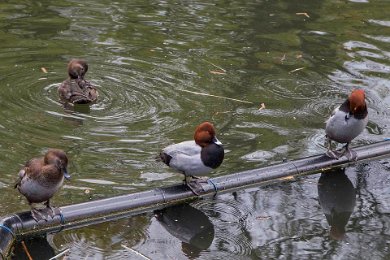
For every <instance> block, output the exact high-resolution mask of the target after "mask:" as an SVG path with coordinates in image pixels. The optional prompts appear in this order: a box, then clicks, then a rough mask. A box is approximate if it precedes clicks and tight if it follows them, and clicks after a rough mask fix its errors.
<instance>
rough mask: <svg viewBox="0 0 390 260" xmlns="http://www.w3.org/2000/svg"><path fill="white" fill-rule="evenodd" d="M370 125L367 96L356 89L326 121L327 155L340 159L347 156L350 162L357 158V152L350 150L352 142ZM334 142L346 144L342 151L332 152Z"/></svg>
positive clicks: (361, 90)
mask: <svg viewBox="0 0 390 260" xmlns="http://www.w3.org/2000/svg"><path fill="white" fill-rule="evenodd" d="M367 123H368V111H367V105H366V96H365V92H364V90H363V89H354V90H353V91H352V92H351V94H350V95H349V97H348V98H347V99H346V100H345V101H344V103H342V104H341V105H340V106H339V107H337V108H336V109H335V110H334V111H333V113H332V114H331V115H330V117H329V119H328V120H327V121H326V127H325V133H326V136H325V137H326V140H327V146H328V147H327V148H328V150H327V152H326V155H327V156H328V157H330V158H332V159H339V158H340V157H341V156H343V155H345V156H346V157H347V158H348V159H349V160H354V159H356V158H357V154H356V152H355V151H353V150H352V149H350V148H349V144H350V142H351V141H352V140H353V139H355V138H356V137H357V136H358V135H360V134H361V133H362V132H363V130H364V129H365V128H366V126H367ZM332 141H335V142H337V143H345V146H344V148H343V150H342V151H334V150H332Z"/></svg>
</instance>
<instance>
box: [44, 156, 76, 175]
mask: <svg viewBox="0 0 390 260" xmlns="http://www.w3.org/2000/svg"><path fill="white" fill-rule="evenodd" d="M44 161H45V164H52V165H55V166H56V167H57V168H58V169H59V170H60V171H61V173H62V174H63V175H64V177H65V179H67V180H69V179H70V175H69V173H68V170H67V166H68V157H67V156H66V153H65V152H64V151H62V150H58V149H50V150H49V151H48V152H47V153H46V154H45V159H44Z"/></svg>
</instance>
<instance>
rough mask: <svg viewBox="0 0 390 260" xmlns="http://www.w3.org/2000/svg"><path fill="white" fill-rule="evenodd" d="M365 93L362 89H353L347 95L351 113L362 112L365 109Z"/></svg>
mask: <svg viewBox="0 0 390 260" xmlns="http://www.w3.org/2000/svg"><path fill="white" fill-rule="evenodd" d="M365 98H366V95H365V93H364V90H363V89H355V90H353V91H352V93H351V95H350V96H349V97H348V100H349V111H350V113H351V114H360V113H364V112H365V111H366V110H367V107H366V100H365Z"/></svg>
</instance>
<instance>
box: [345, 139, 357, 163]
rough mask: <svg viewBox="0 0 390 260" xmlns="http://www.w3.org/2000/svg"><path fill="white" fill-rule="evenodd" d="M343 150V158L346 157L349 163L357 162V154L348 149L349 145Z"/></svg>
mask: <svg viewBox="0 0 390 260" xmlns="http://www.w3.org/2000/svg"><path fill="white" fill-rule="evenodd" d="M344 149H345V150H344V151H343V154H342V155H345V157H347V158H348V160H350V161H353V160H357V153H356V152H355V151H354V150H352V149H350V148H349V143H347V144H346V145H345V146H344Z"/></svg>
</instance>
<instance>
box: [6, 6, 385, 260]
mask: <svg viewBox="0 0 390 260" xmlns="http://www.w3.org/2000/svg"><path fill="white" fill-rule="evenodd" d="M389 12H390V2H388V1H364V0H360V1H335V0H334V1H333V0H328V1H317V0H310V1H309V0H307V1H213V2H209V1H180V2H175V1H115V2H111V1H99V0H98V1H83V2H80V1H62V0H61V1H27V0H25V1H2V2H0V39H1V42H0V91H1V92H0V140H1V141H0V169H1V170H0V176H1V179H0V193H1V194H2V198H3V200H2V201H3V202H1V203H0V205H1V207H0V215H8V214H10V213H13V212H19V211H25V210H28V209H29V206H28V204H27V202H26V200H25V199H24V198H23V197H22V196H20V195H19V194H18V192H17V191H16V190H14V189H13V187H12V186H13V185H12V184H13V182H14V180H15V178H16V175H17V172H18V170H19V169H20V168H21V166H22V165H23V164H24V162H25V161H27V160H28V159H30V158H32V157H34V156H39V155H42V154H43V153H44V152H45V151H46V149H48V148H51V147H55V148H61V149H64V150H65V151H66V152H67V154H68V155H69V158H70V165H69V172H70V173H71V174H72V180H71V181H70V182H66V183H65V186H64V187H63V189H62V190H61V191H60V192H59V193H58V194H57V195H56V196H55V197H54V198H53V204H54V205H67V204H72V203H79V202H84V201H88V200H93V199H100V198H106V197H110V196H115V195H120V194H126V193H129V192H137V191H142V190H146V189H151V188H155V187H160V186H165V185H171V184H173V183H178V182H180V181H181V180H182V176H181V175H179V174H177V173H175V172H173V171H171V170H169V169H168V168H167V167H165V166H164V165H162V164H161V163H158V162H156V161H155V157H156V155H157V154H158V152H159V150H160V149H161V148H163V147H164V146H166V145H168V144H171V143H175V142H179V141H183V140H188V139H191V138H192V136H193V131H194V128H195V126H196V125H197V124H199V123H200V122H202V121H204V120H210V121H212V122H213V123H214V124H215V126H216V128H217V131H218V138H219V139H220V140H221V141H222V142H223V143H224V145H225V151H226V155H225V161H224V163H223V164H222V166H221V167H219V168H218V169H217V170H216V171H214V172H213V176H218V175H225V174H229V173H234V172H237V171H241V170H245V169H252V168H255V167H261V166H265V165H268V164H271V163H277V162H280V161H281V160H282V159H284V158H289V159H297V158H300V157H304V156H308V155H314V154H319V153H323V152H324V151H325V149H324V147H323V144H324V130H323V128H324V121H325V120H326V118H327V117H328V115H329V114H330V113H331V111H332V109H333V108H334V107H335V106H336V105H337V104H340V103H342V102H343V100H344V99H345V98H346V97H347V95H348V93H349V92H350V91H351V90H352V89H353V88H355V87H360V88H363V89H364V90H365V91H366V95H367V103H368V107H369V124H368V126H367V128H366V130H365V131H364V132H363V133H362V134H361V135H360V136H359V137H358V138H356V139H355V140H354V141H353V143H352V146H356V145H361V144H367V143H373V142H377V141H381V140H383V138H385V137H389V131H388V129H387V126H388V125H389V123H390V120H389V116H388V114H389V105H390V98H389V97H390V95H389V92H390V91H389V90H390V89H389V87H390V82H389V79H390V78H389V75H390V74H389V72H390V45H389V44H390V20H389V16H388V14H389ZM297 13H298V14H297ZM299 13H301V14H299ZM303 13H306V15H305V14H303ZM75 57H77V58H83V59H86V60H87V61H88V63H89V71H88V74H87V77H86V78H87V79H88V80H90V81H92V82H93V83H94V84H96V85H97V86H98V89H99V92H100V100H99V102H98V103H97V104H94V105H92V106H91V107H90V108H89V109H87V108H86V107H83V108H78V109H76V110H75V111H67V110H65V109H64V108H63V107H62V106H61V104H60V103H59V102H58V96H57V90H56V89H57V87H58V85H59V84H60V83H61V82H62V81H63V80H64V79H65V78H66V77H67V75H66V74H67V73H66V64H67V62H68V61H69V60H70V59H71V58H75ZM42 67H44V68H45V69H46V70H47V72H48V73H44V72H43V71H42V69H41V68H42ZM196 93H207V94H211V95H215V96H220V97H222V98H218V97H212V96H203V95H199V94H196ZM228 98H233V99H238V100H241V101H246V103H243V102H239V101H234V100H231V99H228ZM261 103H264V105H265V109H261V110H260V109H259V108H260V106H261V105H260V104H261ZM388 162H389V161H388V160H386V159H384V160H381V161H376V162H370V163H368V164H358V165H356V166H354V167H350V168H348V169H346V171H345V173H346V176H347V177H348V180H350V182H351V183H352V184H353V187H354V188H355V191H354V192H355V193H356V196H352V197H353V198H355V199H354V200H353V201H354V202H355V203H356V205H355V206H354V207H352V208H353V213H352V214H351V216H350V218H349V219H348V218H347V221H348V222H347V224H346V226H345V229H346V234H345V237H344V239H343V240H335V239H333V238H332V236H330V235H329V229H330V228H329V223H328V222H327V220H326V217H325V214H324V210H323V208H322V207H321V206H320V201H319V196H318V193H319V191H318V187H319V186H318V184H317V183H318V180H319V178H320V175H318V174H317V175H312V176H309V177H306V178H303V179H300V180H298V181H295V182H288V183H282V184H278V185H272V186H268V187H261V188H258V189H251V190H242V191H240V192H237V193H234V194H226V195H221V196H219V197H217V198H216V199H215V200H204V201H200V202H197V203H195V204H193V205H192V206H193V207H194V208H196V209H197V210H198V211H197V212H198V213H199V212H200V213H199V214H200V215H201V216H206V217H207V218H208V219H209V221H210V223H211V224H212V227H213V229H212V230H213V231H212V232H211V231H210V232H208V233H207V234H206V235H204V236H205V237H206V238H207V239H205V241H209V243H206V244H204V243H203V244H202V245H200V244H199V242H194V241H192V242H191V241H186V239H185V238H183V237H180V236H178V235H177V234H176V236H175V234H174V233H175V232H173V231H172V230H171V232H170V231H169V230H168V229H169V228H166V227H164V225H163V224H161V221H160V222H159V221H158V220H157V217H156V216H155V215H154V214H152V213H150V214H146V215H142V216H138V217H134V218H131V219H125V220H121V221H117V222H113V223H106V224H101V225H96V226H91V227H86V228H82V229H79V230H72V231H66V232H62V233H59V234H56V235H51V236H49V237H48V244H47V250H48V252H51V253H53V254H57V253H59V252H61V251H62V250H65V249H70V250H69V252H68V256H67V258H70V259H120V258H122V259H129V258H134V259H138V258H137V256H136V255H134V253H131V252H130V251H128V250H127V249H125V248H123V247H122V246H121V245H127V246H128V247H131V248H133V249H135V250H137V251H139V252H141V253H142V254H144V255H145V256H147V257H149V258H151V259H188V258H198V259H221V258H227V259H274V258H279V259H321V258H322V259H367V258H373V259H387V258H389V257H390V249H389V243H390V242H389V241H390V239H389V236H390V226H389V223H390V222H389V217H390V215H389V214H390V203H389V201H390V190H389V188H388V187H389V184H390V177H389V175H388V168H389V166H388ZM341 183H343V182H341ZM345 183H348V181H346V182H345ZM334 194H338V193H337V192H335V193H334ZM340 196H341V197H343V196H350V197H351V193H349V194H344V195H340ZM352 197H351V198H352ZM341 200H342V199H341ZM336 201H337V199H336ZM346 208H348V207H347V206H346ZM175 217H177V216H175ZM189 217H191V215H190V216H189ZM194 221H195V220H194ZM179 233H180V232H179ZM181 233H186V231H181ZM201 240H202V239H201ZM45 241H46V240H45ZM41 253H42V252H41ZM42 258H44V257H43V256H42Z"/></svg>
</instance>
